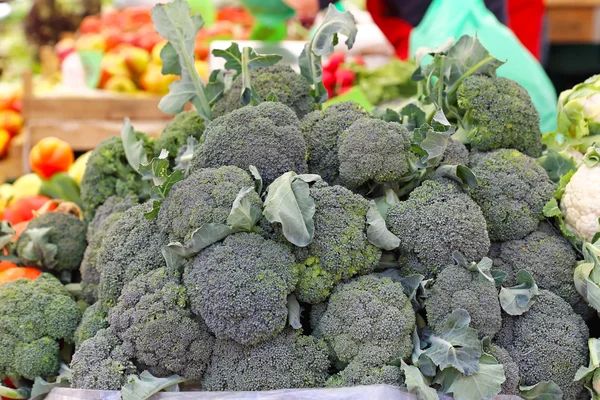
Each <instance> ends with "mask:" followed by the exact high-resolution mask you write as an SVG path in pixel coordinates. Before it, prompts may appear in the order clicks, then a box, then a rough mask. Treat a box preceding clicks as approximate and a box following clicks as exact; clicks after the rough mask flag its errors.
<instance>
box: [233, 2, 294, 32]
mask: <svg viewBox="0 0 600 400" xmlns="http://www.w3.org/2000/svg"><path fill="white" fill-rule="evenodd" d="M242 4H243V5H244V8H246V10H248V12H249V13H250V14H252V16H253V17H254V18H255V19H256V24H255V25H254V27H253V29H252V33H251V35H250V39H251V40H267V41H279V40H283V39H285V36H286V35H287V26H286V21H287V20H288V19H290V18H292V17H293V16H294V15H295V13H296V12H295V11H294V10H293V9H292V8H291V7H289V6H288V5H287V4H285V3H284V2H283V1H282V0H242Z"/></svg>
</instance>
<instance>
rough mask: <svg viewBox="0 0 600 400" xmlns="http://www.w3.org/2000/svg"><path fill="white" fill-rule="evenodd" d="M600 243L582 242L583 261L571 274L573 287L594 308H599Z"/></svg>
mask: <svg viewBox="0 0 600 400" xmlns="http://www.w3.org/2000/svg"><path fill="white" fill-rule="evenodd" d="M598 245H600V243H599V242H594V243H587V242H586V243H584V245H583V248H582V253H583V257H584V259H583V261H580V262H579V265H578V266H577V268H575V272H574V274H573V280H574V283H575V289H576V290H577V292H578V293H579V294H580V295H581V297H583V299H584V300H585V301H586V302H587V303H588V304H589V305H591V306H592V307H594V309H596V310H600V260H599V256H598V255H599V253H600V247H599V246H598Z"/></svg>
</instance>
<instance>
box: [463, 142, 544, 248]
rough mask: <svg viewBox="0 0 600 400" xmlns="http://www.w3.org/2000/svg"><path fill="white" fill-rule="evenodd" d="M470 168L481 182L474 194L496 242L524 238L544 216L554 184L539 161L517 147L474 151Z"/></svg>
mask: <svg viewBox="0 0 600 400" xmlns="http://www.w3.org/2000/svg"><path fill="white" fill-rule="evenodd" d="M470 161H471V170H472V171H473V173H474V174H475V176H476V177H477V180H478V182H479V184H478V185H477V187H475V188H474V189H473V190H472V192H471V196H472V197H473V200H475V202H476V203H477V204H479V206H480V207H481V210H482V211H483V215H484V216H485V219H486V221H487V225H488V232H489V234H490V239H491V240H492V241H494V242H503V241H506V240H516V239H522V238H523V237H525V236H526V235H528V234H529V233H531V232H533V231H535V229H536V228H537V226H538V223H539V222H540V221H541V220H542V219H543V217H544V216H543V213H542V211H543V208H544V205H545V204H546V203H547V202H548V201H549V200H550V199H551V198H552V196H553V194H554V186H553V185H552V183H551V182H550V179H549V178H548V174H547V173H546V171H545V170H544V168H542V166H540V165H539V164H538V162H537V161H536V160H535V159H533V158H531V157H528V156H526V155H525V154H523V153H521V152H519V151H517V150H509V149H502V150H496V151H492V152H489V153H473V154H472V155H471V160H470Z"/></svg>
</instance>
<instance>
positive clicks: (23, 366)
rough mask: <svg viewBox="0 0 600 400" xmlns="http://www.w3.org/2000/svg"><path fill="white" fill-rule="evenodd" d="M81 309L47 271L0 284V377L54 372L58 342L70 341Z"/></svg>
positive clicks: (57, 358)
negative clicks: (29, 277) (34, 277)
mask: <svg viewBox="0 0 600 400" xmlns="http://www.w3.org/2000/svg"><path fill="white" fill-rule="evenodd" d="M80 320H81V311H80V309H79V308H78V307H77V304H76V302H75V300H74V299H73V298H72V297H71V295H69V293H68V292H67V290H66V289H65V288H64V286H63V285H62V284H61V283H60V282H59V281H58V279H56V278H55V277H53V276H52V275H50V274H47V273H44V274H42V275H40V276H39V277H38V278H37V279H35V280H28V279H18V280H16V281H13V282H8V283H4V284H3V285H0V380H2V379H3V378H5V377H10V378H15V379H19V378H21V377H22V378H26V379H31V380H33V379H34V378H35V377H38V376H41V377H52V376H56V374H57V373H58V369H59V363H60V355H59V342H61V341H65V342H72V341H73V335H74V333H75V329H77V325H78V324H79V321H80Z"/></svg>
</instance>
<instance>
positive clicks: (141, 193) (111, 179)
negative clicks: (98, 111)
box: [79, 133, 153, 220]
mask: <svg viewBox="0 0 600 400" xmlns="http://www.w3.org/2000/svg"><path fill="white" fill-rule="evenodd" d="M136 135H137V138H138V139H139V140H143V143H144V150H145V151H146V154H147V155H148V156H149V157H148V158H149V159H150V158H152V157H151V156H152V152H153V146H152V142H151V140H150V138H148V137H147V136H146V135H144V134H143V133H137V134H136ZM79 186H80V188H81V201H82V202H83V204H84V207H85V212H86V217H87V219H88V220H91V219H92V218H93V217H94V213H95V212H96V209H97V208H98V206H100V205H101V204H102V203H104V202H105V201H106V199H108V198H109V197H110V196H115V195H116V196H119V197H125V196H126V195H128V194H131V195H135V196H137V197H139V198H140V199H142V200H143V199H145V198H146V197H147V192H148V190H147V189H148V181H144V180H142V176H141V175H140V174H138V173H137V172H136V171H135V170H134V169H133V168H132V167H131V166H130V165H129V163H128V162H127V157H125V150H124V149H123V141H122V140H121V138H120V137H118V136H113V137H110V138H108V139H106V140H104V141H103V142H102V143H100V144H99V145H98V146H97V147H96V148H95V149H94V151H93V152H92V155H91V156H90V158H89V160H88V162H87V164H86V168H85V173H84V174H83V178H82V180H81V183H80V185H79Z"/></svg>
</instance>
